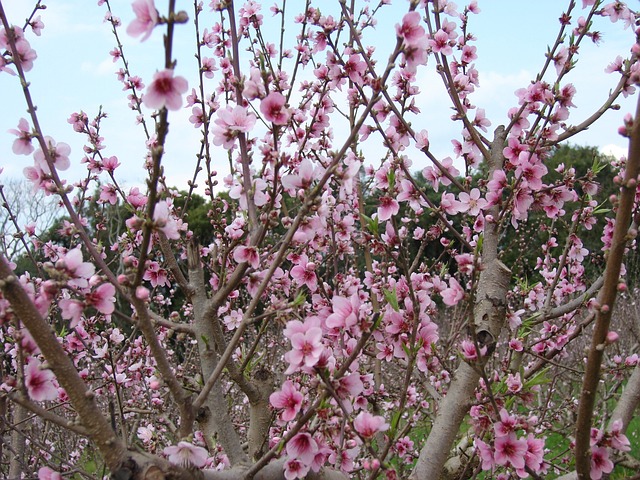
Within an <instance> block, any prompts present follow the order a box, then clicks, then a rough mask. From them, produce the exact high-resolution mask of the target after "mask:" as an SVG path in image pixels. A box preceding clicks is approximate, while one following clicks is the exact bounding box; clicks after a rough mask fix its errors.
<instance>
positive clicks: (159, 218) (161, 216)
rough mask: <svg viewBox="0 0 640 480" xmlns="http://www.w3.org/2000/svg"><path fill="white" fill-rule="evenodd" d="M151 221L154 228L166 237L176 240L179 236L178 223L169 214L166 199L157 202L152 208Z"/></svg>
mask: <svg viewBox="0 0 640 480" xmlns="http://www.w3.org/2000/svg"><path fill="white" fill-rule="evenodd" d="M153 221H154V223H155V226H156V228H158V230H160V231H162V233H164V234H165V235H166V236H167V238H169V239H171V240H177V239H179V238H180V233H179V225H178V222H177V220H176V219H175V218H174V217H173V215H171V210H170V205H169V203H168V202H167V201H166V200H163V201H161V202H158V203H157V204H156V207H155V209H154V210H153Z"/></svg>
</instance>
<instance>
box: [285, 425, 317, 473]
mask: <svg viewBox="0 0 640 480" xmlns="http://www.w3.org/2000/svg"><path fill="white" fill-rule="evenodd" d="M317 452H318V444H317V443H316V441H315V440H314V439H313V437H312V436H311V435H310V434H308V433H307V432H303V433H298V434H297V435H296V436H295V437H293V438H292V439H291V440H290V441H289V443H287V456H288V457H289V458H295V459H296V460H300V461H301V462H302V463H304V464H305V465H311V463H312V462H313V459H314V457H315V456H316V453H317Z"/></svg>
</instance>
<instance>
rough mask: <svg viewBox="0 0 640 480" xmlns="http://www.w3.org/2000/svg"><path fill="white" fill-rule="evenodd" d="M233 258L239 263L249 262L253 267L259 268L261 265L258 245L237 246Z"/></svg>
mask: <svg viewBox="0 0 640 480" xmlns="http://www.w3.org/2000/svg"><path fill="white" fill-rule="evenodd" d="M233 259H234V260H235V261H236V262H238V263H244V262H247V263H248V264H249V265H251V266H252V267H253V268H258V266H259V265H260V254H259V253H258V251H257V250H256V247H251V246H248V247H247V246H244V245H241V246H239V247H236V249H235V250H234V251H233Z"/></svg>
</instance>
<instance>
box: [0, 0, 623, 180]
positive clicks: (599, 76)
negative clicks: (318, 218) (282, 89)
mask: <svg viewBox="0 0 640 480" xmlns="http://www.w3.org/2000/svg"><path fill="white" fill-rule="evenodd" d="M33 3H35V2H32V1H30V0H4V1H2V4H3V6H4V8H5V10H6V11H7V14H8V15H9V17H10V21H11V22H12V23H14V24H17V25H22V24H23V23H24V19H25V17H26V16H27V15H28V14H29V12H30V8H29V7H30V5H31V4H33ZM97 3H98V2H97V0H50V2H49V3H48V4H47V9H46V10H44V11H42V12H41V16H42V20H43V22H44V23H45V29H44V30H43V32H42V36H41V37H34V36H33V35H31V34H30V36H29V40H30V41H31V44H32V46H33V47H34V48H35V49H36V51H37V53H38V59H37V61H36V63H35V66H34V68H33V70H32V71H30V72H29V73H28V79H29V81H30V83H31V86H32V87H31V88H32V94H33V96H34V98H35V101H36V104H37V106H38V114H39V116H40V120H41V123H42V126H43V128H44V130H45V133H46V134H48V135H51V136H52V137H53V138H54V139H55V140H56V141H59V142H66V143H68V144H69V145H71V147H72V163H73V164H74V165H75V166H74V167H73V170H72V171H71V172H70V173H71V175H69V177H70V178H71V179H72V180H73V179H75V178H78V177H79V176H81V175H83V170H82V167H81V166H80V159H81V158H82V156H83V155H82V144H83V140H84V139H83V138H82V136H81V135H79V134H77V133H75V132H73V131H72V129H71V126H70V125H68V124H67V121H66V120H67V118H68V117H69V115H70V114H71V113H72V112H76V111H79V110H84V111H85V112H87V113H88V114H89V116H90V117H91V116H92V115H95V114H96V113H97V111H98V108H99V107H100V106H102V107H103V109H104V110H105V111H106V112H108V114H109V118H108V119H107V120H106V121H105V122H104V124H103V131H102V134H103V136H104V137H105V144H106V145H107V150H106V151H105V154H106V155H107V156H110V155H117V156H118V158H119V159H120V162H121V163H122V164H123V166H122V167H121V170H122V171H121V172H120V173H121V175H122V177H123V179H124V182H123V183H125V184H128V185H137V184H141V183H142V182H143V179H144V172H143V171H142V169H141V165H142V160H143V157H144V152H145V147H144V136H143V132H142V130H141V128H140V127H139V126H137V125H136V124H135V115H134V114H133V113H132V112H131V111H130V110H128V108H127V100H126V92H123V91H122V86H121V84H120V83H119V82H118V81H117V80H116V76H115V74H114V72H115V71H116V70H117V69H118V68H120V65H119V64H114V63H113V62H112V60H111V57H110V56H109V54H108V52H109V51H110V50H111V49H112V48H113V47H114V46H115V41H114V39H113V36H112V34H111V31H110V25H109V24H108V23H105V22H104V21H103V18H104V15H105V12H106V9H105V7H104V6H102V7H101V6H98V5H97ZM177 3H178V8H179V9H185V10H187V11H190V10H191V9H192V8H193V2H191V1H185V0H179V1H178V2H177ZM240 3H241V2H238V4H240ZM273 3H274V1H273V0H270V1H268V2H266V4H265V7H264V10H265V11H263V14H264V17H265V21H268V20H270V19H271V13H270V12H269V9H268V7H269V6H271V5H273ZM317 3H318V4H319V5H321V8H322V9H323V13H324V12H325V11H328V10H330V9H331V8H333V7H334V6H335V5H337V4H338V2H337V0H323V1H322V2H317ZM372 3H373V2H372ZM458 3H459V4H462V2H458ZM568 3H569V2H568V1H562V0H538V1H535V2H533V1H531V0H479V1H478V4H479V6H480V9H481V13H480V14H479V15H476V16H472V18H471V22H470V26H469V29H470V31H471V32H472V33H473V34H475V35H476V37H477V39H478V40H477V42H476V43H475V45H476V46H477V48H478V52H477V53H478V56H479V58H478V60H477V62H476V66H477V69H478V70H479V72H480V83H481V88H480V89H479V90H478V91H477V92H476V93H475V94H474V95H473V97H472V101H473V103H474V104H475V105H477V106H478V107H481V108H484V109H485V110H486V112H487V117H488V118H489V119H490V120H491V122H492V124H493V126H494V127H495V126H497V125H499V124H501V123H506V121H507V119H506V112H507V110H508V109H509V108H511V107H513V106H515V105H516V104H517V101H516V97H515V96H514V94H513V92H514V91H515V90H516V89H518V88H521V87H524V86H526V85H527V84H528V83H529V82H530V81H531V79H533V78H534V77H535V75H536V71H537V69H539V68H540V66H541V65H542V64H543V63H544V60H545V58H544V53H545V51H546V48H547V45H549V44H551V43H553V41H554V39H555V38H556V35H557V32H558V28H559V22H558V17H559V16H560V14H561V13H562V9H563V7H565V8H566V4H568ZM166 4H167V0H156V5H157V7H158V9H159V10H161V11H162V10H164V9H165V8H166ZM207 4H208V1H207V2H205V12H208V11H209V9H208V5H207ZM303 4H304V2H303V1H302V0H290V1H289V2H287V8H289V9H291V10H293V9H297V8H298V7H299V6H302V5H303ZM334 4H335V5H334ZM393 4H394V5H393V6H391V7H387V8H386V10H384V15H383V16H381V17H380V18H379V24H378V25H377V27H376V31H375V35H373V36H370V37H368V38H366V39H365V43H366V44H369V45H374V46H376V48H377V55H378V57H377V58H379V60H380V61H381V62H383V61H384V60H385V59H386V57H387V55H388V50H387V48H389V45H391V44H393V43H394V42H395V32H394V29H393V28H394V25H395V24H396V23H398V22H399V21H400V19H401V18H402V15H403V14H404V13H405V12H406V11H407V8H408V2H407V1H406V0H394V2H393ZM578 4H579V5H578V12H577V14H576V15H574V19H575V18H576V17H578V16H579V15H580V8H579V7H580V5H581V2H578ZM111 6H112V9H113V11H114V13H115V15H117V16H119V17H120V18H121V19H122V22H123V28H121V29H120V35H121V39H122V41H123V43H124V46H125V53H126V55H127V58H128V59H129V61H130V67H131V70H132V72H133V73H134V74H136V75H139V76H141V77H142V78H143V80H144V82H145V84H148V83H149V81H150V79H151V76H152V74H153V72H154V71H155V70H156V69H159V68H161V67H162V65H163V52H162V32H161V31H160V30H161V29H160V28H158V29H156V31H154V32H153V34H152V36H151V38H150V39H149V40H147V41H146V42H144V43H140V42H139V41H138V40H137V39H133V38H129V37H128V36H127V35H126V33H125V32H124V27H126V25H128V23H129V22H130V21H131V20H132V18H133V12H132V10H131V1H130V0H111ZM215 18H216V17H214V16H213V15H212V14H209V13H207V16H206V17H205V18H204V19H203V20H202V21H203V22H204V25H203V27H209V28H210V27H211V25H212V24H213V22H214V21H215ZM291 26H292V27H293V28H292V29H291V32H290V34H289V37H288V39H289V45H292V42H291V39H293V38H294V37H295V35H296V33H297V32H296V27H297V26H296V25H291ZM596 28H597V29H598V30H599V31H601V32H602V33H603V38H604V42H603V43H602V44H601V45H599V46H596V45H593V44H591V43H590V42H589V43H588V44H587V43H585V44H584V47H582V49H581V56H580V61H579V63H578V66H577V68H576V69H575V70H574V71H573V72H572V74H571V77H570V81H571V82H573V83H574V84H575V86H576V88H577V90H578V93H577V96H576V97H575V99H574V103H575V104H576V105H577V106H578V108H577V109H576V110H574V111H573V112H572V117H571V120H572V122H573V123H579V122H580V121H581V120H582V119H584V118H586V117H588V116H589V115H590V113H591V112H593V111H594V110H595V109H596V108H598V106H600V105H601V104H602V102H604V100H605V99H606V96H607V93H608V91H609V89H611V88H612V87H613V86H614V85H615V84H616V82H617V80H618V78H617V77H616V76H613V75H608V74H605V73H604V69H605V67H606V66H607V64H608V63H610V62H611V61H612V60H614V59H615V57H616V55H618V54H622V55H624V54H625V53H626V52H628V50H629V47H630V46H631V45H632V44H633V42H634V35H633V32H632V31H631V30H630V29H627V30H624V29H623V26H622V25H621V24H611V23H610V22H609V20H608V19H598V23H597V25H596ZM176 35H177V38H176V42H177V43H176V56H177V57H178V67H177V70H178V73H179V74H180V75H183V76H185V77H187V78H188V79H189V80H190V87H191V85H192V82H191V79H193V78H195V73H196V67H195V61H194V59H193V53H192V52H193V50H192V49H191V48H190V46H191V45H193V38H194V31H193V27H192V25H191V24H188V25H181V26H179V27H178V28H177V30H176ZM266 35H272V36H273V38H271V39H270V40H272V41H275V40H276V39H277V35H279V31H278V29H277V28H276V27H275V26H274V27H268V28H267V29H266ZM267 40H269V38H268V39H267ZM432 62H433V61H431V62H430V65H428V66H427V67H425V68H422V69H421V70H419V86H420V89H421V90H422V92H423V94H422V95H421V96H420V97H419V102H418V106H419V107H420V109H421V111H422V113H421V114H420V115H419V116H417V117H416V118H415V119H411V121H412V123H413V125H414V127H416V128H418V129H420V128H426V129H427V130H428V131H429V138H430V140H431V146H432V149H433V152H434V153H435V154H436V156H438V157H440V158H442V157H444V156H447V155H452V151H451V139H452V138H455V137H458V134H459V131H460V125H459V124H453V123H451V122H449V121H448V120H447V119H448V117H449V115H450V110H449V103H448V99H447V96H446V93H445V92H444V90H443V88H442V86H441V84H440V82H439V79H438V78H437V77H436V75H435V74H434V73H433V63H432ZM552 70H553V69H552ZM213 82H217V79H215V78H214V80H213ZM193 85H194V86H195V84H193ZM213 87H214V83H212V84H211V88H213ZM0 92H2V108H1V111H2V114H1V115H0V167H4V173H3V174H2V175H3V176H5V177H7V176H9V177H16V176H20V175H21V172H22V169H23V168H24V167H25V166H27V165H29V164H31V162H32V160H31V158H27V157H24V156H21V157H15V156H14V155H13V154H12V152H11V143H12V141H13V139H14V138H15V137H13V136H12V135H10V134H8V133H6V132H7V130H8V129H11V128H16V126H17V123H18V120H19V119H20V117H25V118H26V117H27V114H26V110H25V104H24V100H23V99H22V97H21V90H20V88H19V84H18V81H17V79H16V78H15V77H11V76H9V75H7V74H6V73H0ZM634 103H635V102H634V99H633V98H629V99H627V100H626V101H623V102H621V108H620V110H619V111H617V112H609V113H608V114H606V115H605V117H604V118H603V119H602V121H601V122H600V123H599V124H598V126H597V128H594V129H591V130H590V131H588V132H586V133H585V134H582V135H580V136H578V137H576V138H575V140H574V143H578V144H583V145H593V146H597V147H599V148H601V149H603V150H606V151H607V152H614V153H616V154H622V153H624V152H625V151H626V148H627V146H626V143H625V141H624V139H623V138H621V137H620V136H619V135H618V134H617V128H618V126H619V125H621V124H622V117H623V116H624V114H625V113H628V112H633V111H634ZM147 113H150V112H147ZM189 115H190V110H188V109H184V110H182V111H180V112H177V113H173V114H172V116H171V117H170V122H171V132H170V141H169V144H168V148H167V155H166V156H165V168H166V174H167V177H168V178H169V180H170V183H173V184H175V185H182V186H185V182H186V180H187V179H188V178H190V177H191V175H192V171H191V170H189V168H188V166H189V165H193V164H194V158H195V153H196V152H197V150H198V147H199V145H200V138H199V136H198V132H197V130H196V129H194V128H193V127H192V126H191V125H190V124H189V123H188V117H189ZM221 157H222V156H221ZM375 162H376V161H375V160H374V161H372V162H369V163H375ZM421 162H423V160H422V159H420V158H418V159H417V160H416V162H415V165H416V166H424V165H426V164H424V163H421ZM224 164H225V162H224V161H223V163H222V165H221V167H222V166H223V165H224Z"/></svg>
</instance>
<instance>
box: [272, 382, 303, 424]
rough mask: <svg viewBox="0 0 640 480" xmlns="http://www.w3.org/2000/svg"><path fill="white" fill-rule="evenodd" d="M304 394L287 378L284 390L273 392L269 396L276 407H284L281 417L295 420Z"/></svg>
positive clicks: (285, 419)
mask: <svg viewBox="0 0 640 480" xmlns="http://www.w3.org/2000/svg"><path fill="white" fill-rule="evenodd" d="M303 399H304V396H303V395H302V394H301V393H300V392H299V391H298V390H297V389H296V387H294V385H293V383H292V382H291V380H287V381H285V382H284V383H283V384H282V390H280V391H278V392H273V393H272V394H271V396H270V397H269V401H270V402H271V405H272V406H273V407H274V408H278V409H284V411H283V412H282V413H281V414H280V418H281V419H282V420H283V421H285V422H288V421H290V420H293V419H294V418H295V417H296V415H297V414H298V412H299V411H300V408H301V407H302V400H303Z"/></svg>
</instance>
